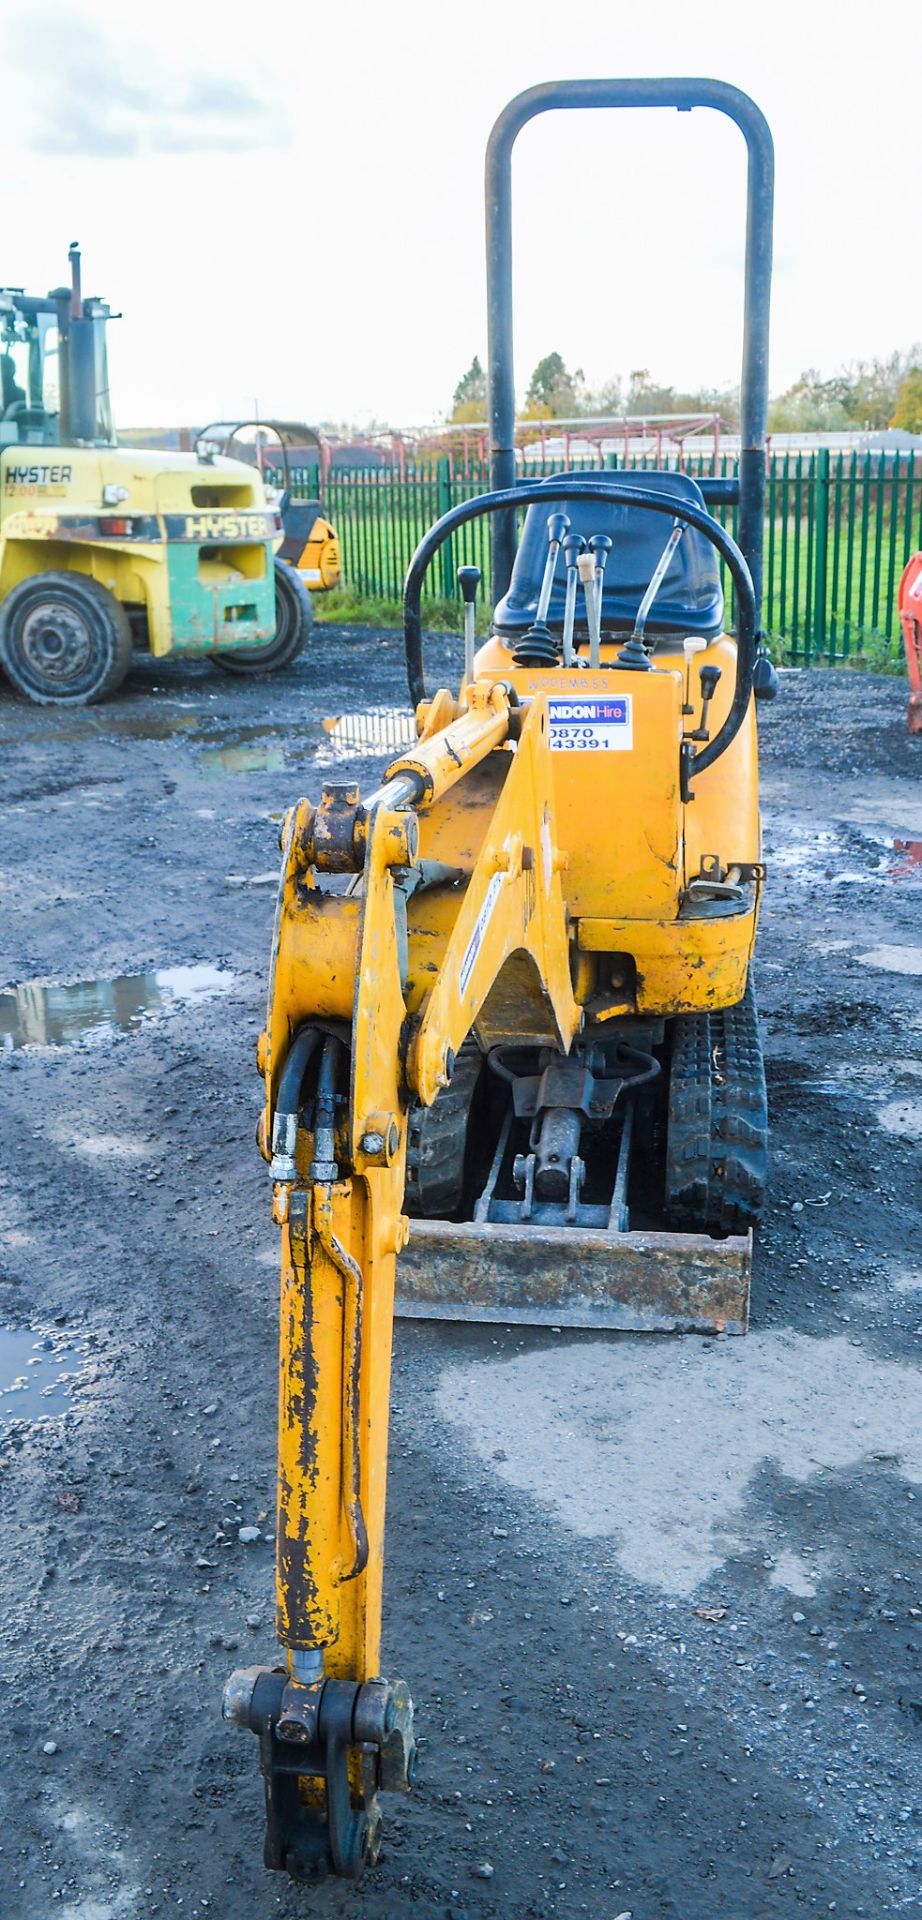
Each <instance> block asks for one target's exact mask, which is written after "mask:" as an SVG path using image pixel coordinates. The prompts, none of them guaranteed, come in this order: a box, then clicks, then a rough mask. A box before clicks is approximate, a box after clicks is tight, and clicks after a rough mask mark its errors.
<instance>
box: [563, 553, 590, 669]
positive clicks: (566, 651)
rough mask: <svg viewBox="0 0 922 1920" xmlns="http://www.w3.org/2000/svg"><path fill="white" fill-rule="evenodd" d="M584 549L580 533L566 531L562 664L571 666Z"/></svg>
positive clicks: (572, 662)
mask: <svg viewBox="0 0 922 1920" xmlns="http://www.w3.org/2000/svg"><path fill="white" fill-rule="evenodd" d="M585 551H586V542H585V540H584V539H583V536H582V534H581V533H568V534H567V536H566V538H565V540H564V543H563V557H564V559H565V561H566V563H567V595H566V599H565V601H564V606H563V664H564V666H565V667H572V666H573V664H574V656H573V628H574V625H575V622H576V589H577V586H578V583H579V557H580V554H581V553H585Z"/></svg>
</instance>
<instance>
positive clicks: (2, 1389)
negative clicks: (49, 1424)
mask: <svg viewBox="0 0 922 1920" xmlns="http://www.w3.org/2000/svg"><path fill="white" fill-rule="evenodd" d="M82 1365H83V1354H82V1353H81V1352H80V1350H79V1348H78V1347H75V1346H73V1345H72V1344H70V1343H68V1342H67V1341H66V1340H64V1339H62V1338H60V1337H58V1336H56V1335H55V1334H53V1333H35V1332H34V1331H33V1330H31V1329H30V1328H27V1329H26V1330H25V1332H23V1331H21V1330H20V1331H14V1330H13V1329H12V1328H10V1327H0V1429H2V1428H3V1427H6V1426H9V1425H10V1424H11V1422H12V1421H14V1420H16V1421H18V1420H40V1419H47V1418H48V1417H49V1416H52V1415H57V1414H62V1413H65V1412H66V1410H67V1405H68V1401H69V1399H70V1396H71V1393H72V1391H73V1386H74V1381H75V1379H76V1376H77V1374H78V1373H79V1371H80V1368H81V1366H82Z"/></svg>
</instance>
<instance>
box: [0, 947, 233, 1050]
mask: <svg viewBox="0 0 922 1920" xmlns="http://www.w3.org/2000/svg"><path fill="white" fill-rule="evenodd" d="M235 978H236V975H235V974H233V973H232V972H231V971H230V970H229V969H228V968H222V967H210V966H197V967H161V968H159V969H158V971H157V972H156V973H126V974H121V975H120V976H119V977H118V978H117V979H115V980H77V981H75V982H73V984H71V985H69V986H43V985H41V984H40V983H39V982H38V981H35V980H24V981H23V982H22V983H21V984H20V985H19V986H18V987H11V988H10V990H9V991H8V992H7V993H0V1048H2V1049H3V1050H4V1052H9V1051H11V1050H12V1049H13V1048H14V1047H61V1046H67V1045H68V1044H71V1043H73V1042H74V1041H76V1040H83V1039H85V1038H86V1037H87V1036H88V1035H90V1034H93V1035H95V1036H96V1037H97V1038H99V1039H106V1038H111V1037H112V1036H113V1035H114V1034H116V1033H132V1032H133V1031H134V1029H135V1028H136V1027H138V1026H140V1024H141V1021H142V1020H143V1019H144V1017H145V1015H146V1014H149V1013H160V1012H167V1011H169V1009H170V1008H172V1007H174V1006H189V1005H192V1004H194V1003H195V1002H196V1001H199V1000H208V999H211V997H212V996H213V995H214V994H216V993H227V991H228V989H229V988H230V986H231V985H232V984H233V981H234V979H235Z"/></svg>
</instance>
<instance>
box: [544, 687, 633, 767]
mask: <svg viewBox="0 0 922 1920" xmlns="http://www.w3.org/2000/svg"><path fill="white" fill-rule="evenodd" d="M631 704H632V703H631V695H630V694H629V693H626V694H622V695H619V696H618V698H608V697H602V698H599V699H594V698H592V697H586V698H580V696H579V694H573V695H570V696H568V697H567V698H557V699H550V700H548V703H547V710H548V717H549V719H550V723H551V752H552V753H561V752H563V753H573V752H576V753H582V752H587V751H588V752H596V753H598V752H602V753H606V752H608V753H611V752H613V751H615V752H616V751H618V750H619V749H620V750H621V751H622V752H628V751H629V750H630V748H631V747H633V745H634V721H633V716H632V712H631Z"/></svg>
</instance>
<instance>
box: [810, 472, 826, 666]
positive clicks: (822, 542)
mask: <svg viewBox="0 0 922 1920" xmlns="http://www.w3.org/2000/svg"><path fill="white" fill-rule="evenodd" d="M814 529H815V538H816V557H815V561H814V568H813V633H812V636H811V637H812V641H813V653H814V655H816V654H819V653H824V652H825V650H826V558H827V552H828V547H829V448H828V447H821V448H820V450H819V454H818V457H817V462H816V512H815V515H814Z"/></svg>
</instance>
